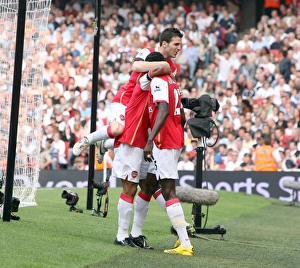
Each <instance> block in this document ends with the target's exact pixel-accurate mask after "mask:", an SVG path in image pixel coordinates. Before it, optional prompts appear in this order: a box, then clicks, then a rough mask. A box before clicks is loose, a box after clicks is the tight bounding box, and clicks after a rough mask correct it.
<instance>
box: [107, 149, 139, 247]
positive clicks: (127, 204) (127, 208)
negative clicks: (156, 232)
mask: <svg viewBox="0 0 300 268" xmlns="http://www.w3.org/2000/svg"><path fill="white" fill-rule="evenodd" d="M132 148H133V147H132V146H129V145H127V144H120V146H119V147H118V148H117V149H115V157H114V161H113V174H112V175H113V176H115V177H117V178H119V179H121V182H122V186H123V190H122V193H121V194H120V198H119V202H118V213H119V217H118V232H117V237H116V239H115V241H114V243H115V244H116V245H121V246H131V247H137V246H136V245H135V244H133V242H132V240H131V238H130V237H129V226H130V221H131V217H132V210H133V202H134V197H135V195H136V191H137V186H138V182H139V177H138V173H139V167H140V163H138V159H135V158H134V157H135V154H134V153H133V151H132ZM133 160H136V161H135V162H133ZM132 163H133V164H132Z"/></svg>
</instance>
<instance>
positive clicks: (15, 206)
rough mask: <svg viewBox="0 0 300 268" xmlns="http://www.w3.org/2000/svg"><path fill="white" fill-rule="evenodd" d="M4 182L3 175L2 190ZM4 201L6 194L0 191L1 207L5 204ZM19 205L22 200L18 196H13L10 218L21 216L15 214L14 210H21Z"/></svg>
mask: <svg viewBox="0 0 300 268" xmlns="http://www.w3.org/2000/svg"><path fill="white" fill-rule="evenodd" d="M3 184H4V180H3V175H2V177H1V178H0V190H1V189H2V187H3ZM3 202H4V194H3V193H2V192H1V191H0V207H1V206H2V205H3ZM19 205H20V200H19V199H18V198H16V197H12V201H11V215H10V218H11V219H12V220H19V219H20V217H19V216H17V215H14V214H13V212H18V210H19Z"/></svg>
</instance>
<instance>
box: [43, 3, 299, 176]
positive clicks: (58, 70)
mask: <svg viewBox="0 0 300 268" xmlns="http://www.w3.org/2000/svg"><path fill="white" fill-rule="evenodd" d="M112 2H113V3H112ZM216 2H220V3H221V2H223V3H222V4H215V3H214V1H208V0H207V1H174V2H172V1H154V2H153V3H152V2H151V3H149V2H147V1H145V0H136V1H108V0H104V1H103V6H102V8H101V10H102V14H101V21H100V25H101V27H100V28H101V29H100V53H99V83H98V108H97V118H98V120H97V127H100V126H102V125H106V124H108V123H109V118H110V103H111V100H112V98H113V96H114V95H115V94H116V92H117V91H118V89H119V87H120V86H121V85H123V84H125V83H126V81H127V80H128V78H129V76H130V72H131V65H132V61H133V59H134V58H135V55H136V54H137V52H138V51H139V50H140V49H142V48H144V47H156V46H158V45H159V43H158V37H159V33H160V32H161V31H162V30H163V29H165V28H167V27H176V28H178V29H180V30H181V31H182V32H184V37H183V47H182V51H181V52H180V54H179V56H178V57H177V58H176V59H174V61H175V63H176V65H177V74H178V75H177V79H178V81H179V84H180V87H181V90H182V92H183V96H185V97H190V98H198V97H199V96H201V95H202V94H205V93H206V94H209V95H210V96H211V97H214V98H216V99H217V100H218V101H219V103H220V109H219V111H218V113H217V115H216V124H217V126H218V129H217V128H215V129H214V130H213V133H212V139H217V137H218V138H219V139H218V142H217V144H216V145H215V146H214V147H208V148H207V152H206V161H205V163H206V167H205V168H207V169H208V170H255V165H254V163H255V159H254V158H253V153H254V150H255V147H256V146H259V144H260V140H263V138H265V137H269V138H270V140H271V144H270V146H271V147H272V148H273V149H275V150H276V151H277V152H278V155H279V157H276V159H277V160H276V162H277V163H278V165H279V170H295V169H298V168H299V166H300V163H299V156H297V153H296V152H297V151H298V150H300V132H299V127H300V112H299V111H300V4H298V5H297V6H293V5H290V6H285V5H281V6H280V9H278V10H276V9H275V10H273V11H271V12H270V14H269V16H267V15H263V16H262V17H261V19H260V21H259V22H258V23H257V25H255V27H253V28H251V29H248V30H245V31H243V32H241V31H240V28H241V23H242V21H241V11H240V6H239V3H238V1H233V0H225V1H216ZM298 14H299V15H298ZM94 18H95V11H94V6H93V3H92V1H88V0H86V1H78V0H72V1H67V4H66V5H63V6H62V5H60V4H59V1H56V2H55V1H54V2H53V4H52V5H51V13H50V16H49V23H48V34H47V36H46V38H47V60H46V63H45V71H44V105H43V126H44V129H43V143H42V155H41V159H42V161H41V169H45V168H48V169H57V168H65V169H67V168H68V169H86V168H87V160H88V157H87V156H88V153H89V152H88V151H87V152H86V154H85V155H82V156H79V157H76V158H75V157H74V156H72V147H73V145H74V143H75V142H77V141H78V140H80V139H81V138H82V137H83V136H84V135H85V134H87V133H89V132H90V118H91V103H92V100H91V99H92V75H93V41H94V26H95V23H94ZM253 26H254V25H253ZM190 114H191V111H190V110H186V117H187V119H188V118H189V117H190ZM218 133H219V135H218ZM262 142H263V141H262ZM196 147H197V141H196V140H195V139H194V138H193V137H192V134H191V132H190V130H189V127H188V125H187V126H186V135H185V147H184V149H183V154H182V159H181V161H180V162H179V163H178V169H179V170H194V169H195V163H196V162H195V157H196V152H195V148H196ZM56 149H59V150H56ZM106 157H107V160H108V165H110V164H111V159H110V158H111V157H113V152H112V151H111V150H110V151H109V154H108V155H106ZM96 168H97V169H98V168H101V166H96Z"/></svg>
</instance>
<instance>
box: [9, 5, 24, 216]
mask: <svg viewBox="0 0 300 268" xmlns="http://www.w3.org/2000/svg"><path fill="white" fill-rule="evenodd" d="M26 2H27V1H26V0H19V8H18V21H17V34H16V52H15V62H14V77H13V89H12V100H11V112H10V127H9V139H8V153H7V169H6V180H5V194H4V207H3V221H10V216H11V202H12V194H13V185H14V171H15V159H16V143H17V134H18V121H19V104H20V91H21V79H22V62H23V49H24V31H25V21H26Z"/></svg>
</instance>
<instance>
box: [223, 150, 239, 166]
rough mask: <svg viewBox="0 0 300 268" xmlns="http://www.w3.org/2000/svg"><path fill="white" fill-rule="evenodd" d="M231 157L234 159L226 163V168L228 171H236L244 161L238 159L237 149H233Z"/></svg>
mask: <svg viewBox="0 0 300 268" xmlns="http://www.w3.org/2000/svg"><path fill="white" fill-rule="evenodd" d="M231 157H232V159H231V160H229V161H228V162H227V164H226V168H225V170H226V171H234V170H235V169H236V168H238V167H239V166H240V165H241V164H242V161H241V160H239V159H238V152H237V151H232V153H231Z"/></svg>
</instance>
